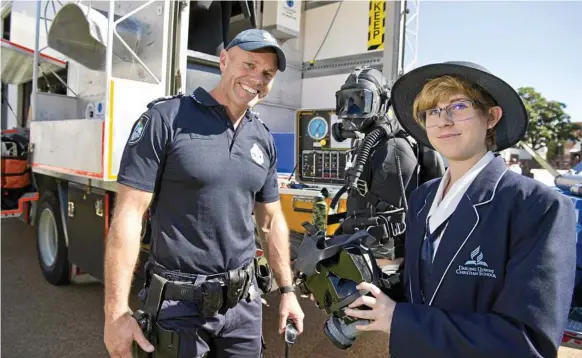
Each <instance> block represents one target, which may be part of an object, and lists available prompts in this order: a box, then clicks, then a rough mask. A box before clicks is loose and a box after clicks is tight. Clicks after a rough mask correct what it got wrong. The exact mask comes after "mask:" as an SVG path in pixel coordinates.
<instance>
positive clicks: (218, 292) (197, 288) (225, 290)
mask: <svg viewBox="0 0 582 358" xmlns="http://www.w3.org/2000/svg"><path fill="white" fill-rule="evenodd" d="M255 266H256V265H255V261H254V260H253V261H251V263H250V264H248V265H246V267H243V268H239V269H234V270H230V271H228V272H225V273H220V274H216V275H190V274H184V273H182V272H179V271H171V270H166V269H163V268H160V267H159V266H153V267H152V268H151V269H150V270H148V271H150V274H149V275H148V276H149V279H148V281H149V282H148V281H146V286H149V292H148V298H149V297H150V295H153V296H156V295H159V293H157V292H152V291H153V290H155V289H156V286H157V285H154V282H155V281H156V280H158V281H162V283H163V286H164V287H163V292H162V294H161V297H160V301H164V300H171V301H188V302H193V303H195V304H196V305H197V306H198V307H199V309H200V311H201V313H202V315H204V316H205V317H214V316H216V314H217V313H219V312H222V313H223V312H225V311H226V310H228V309H230V308H233V307H234V306H236V305H237V304H238V303H239V301H241V300H247V301H250V300H252V299H254V298H256V297H258V295H259V293H258V292H257V291H256V290H255V288H254V286H253V282H254V280H253V278H254V277H255V276H256V272H255ZM147 301H148V300H147V299H146V306H147ZM158 307H159V304H158ZM152 308H153V307H152Z"/></svg>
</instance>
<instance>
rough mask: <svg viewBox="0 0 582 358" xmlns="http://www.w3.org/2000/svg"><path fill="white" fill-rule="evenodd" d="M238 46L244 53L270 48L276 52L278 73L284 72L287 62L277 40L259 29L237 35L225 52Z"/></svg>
mask: <svg viewBox="0 0 582 358" xmlns="http://www.w3.org/2000/svg"><path fill="white" fill-rule="evenodd" d="M234 46H238V47H240V48H241V49H243V50H245V51H255V50H259V49H262V48H266V47H271V48H273V49H274V50H275V51H276V52H277V58H278V60H279V71H281V72H283V71H285V68H286V67H287V60H286V59H285V53H284V52H283V50H282V49H281V47H280V46H279V44H278V43H277V40H276V39H275V38H274V37H273V35H271V34H270V33H269V32H268V31H265V30H259V29H249V30H245V31H243V32H241V33H239V34H238V35H236V37H235V38H234V39H232V41H231V42H230V43H229V44H228V46H227V47H226V49H227V50H229V49H231V48H233V47H234Z"/></svg>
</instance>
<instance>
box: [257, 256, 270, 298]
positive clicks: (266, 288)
mask: <svg viewBox="0 0 582 358" xmlns="http://www.w3.org/2000/svg"><path fill="white" fill-rule="evenodd" d="M255 277H256V279H257V285H258V286H259V289H260V290H261V291H262V292H263V294H267V293H269V292H271V287H272V286H273V271H272V270H271V267H270V266H269V263H268V262H267V259H266V258H264V257H255Z"/></svg>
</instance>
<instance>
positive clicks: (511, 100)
mask: <svg viewBox="0 0 582 358" xmlns="http://www.w3.org/2000/svg"><path fill="white" fill-rule="evenodd" d="M445 75H450V76H457V77H461V78H464V79H465V80H467V81H469V82H472V83H475V84H477V85H478V86H480V87H481V88H483V89H484V90H485V91H486V92H487V93H488V94H489V95H490V96H491V97H492V98H493V99H494V100H495V102H497V105H498V106H499V107H501V109H502V111H503V114H502V116H501V119H500V120H499V122H498V123H497V126H496V127H495V128H496V130H495V140H496V143H495V144H496V145H495V150H496V151H501V150H504V149H507V148H510V147H512V146H514V145H515V144H517V143H518V142H519V141H520V140H522V139H523V137H524V136H525V133H526V131H527V126H528V122H529V119H528V114H527V111H526V109H525V105H524V104H523V101H522V100H521V98H520V96H519V94H518V93H517V92H516V91H515V90H514V89H513V87H511V86H510V85H509V84H507V83H506V82H505V81H503V80H502V79H500V78H498V77H496V76H494V75H493V74H491V73H490V72H489V71H488V70H487V69H486V68H484V67H482V66H480V65H477V64H475V63H472V62H457V61H451V62H443V63H437V64H430V65H426V66H422V67H419V68H416V69H414V70H412V71H410V72H408V73H406V74H404V75H403V76H402V77H400V78H399V79H398V80H396V82H395V83H394V85H393V86H392V91H391V97H392V98H391V99H392V100H391V102H392V109H393V111H394V114H395V116H396V118H397V119H398V122H399V123H400V124H401V125H402V127H404V129H405V130H406V131H407V132H408V133H409V134H410V136H412V137H413V138H414V139H415V140H417V141H418V142H420V143H422V144H423V145H425V146H427V147H429V148H432V149H434V148H433V146H432V145H431V144H430V142H429V140H428V137H427V135H426V129H425V128H424V127H423V126H422V125H420V123H418V122H417V121H416V120H415V119H414V116H413V104H414V100H415V98H416V96H418V94H419V93H420V91H421V90H422V88H423V86H424V85H425V84H426V83H427V82H428V81H430V80H432V79H434V78H437V77H441V76H445Z"/></svg>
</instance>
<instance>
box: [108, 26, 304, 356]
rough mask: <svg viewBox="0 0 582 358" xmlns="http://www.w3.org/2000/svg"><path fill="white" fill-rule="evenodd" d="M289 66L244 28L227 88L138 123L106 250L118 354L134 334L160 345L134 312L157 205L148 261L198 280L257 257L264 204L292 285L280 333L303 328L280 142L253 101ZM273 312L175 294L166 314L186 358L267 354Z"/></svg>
mask: <svg viewBox="0 0 582 358" xmlns="http://www.w3.org/2000/svg"><path fill="white" fill-rule="evenodd" d="M285 67H286V60H285V55H284V53H283V51H282V50H281V48H280V47H279V45H278V44H277V41H276V40H275V39H274V38H273V37H272V36H271V35H270V34H269V33H268V32H266V31H263V30H256V29H252V30H247V31H244V32H242V33H240V34H239V35H238V36H237V37H236V38H235V39H233V40H232V42H231V43H230V44H229V45H228V46H227V48H226V49H225V50H223V51H222V52H221V54H220V70H221V72H222V75H221V80H220V83H219V84H218V86H217V87H216V88H214V89H213V90H212V91H210V92H207V91H205V90H204V89H202V88H198V89H197V90H196V91H195V92H194V93H193V94H192V95H191V96H177V97H174V98H170V99H164V100H160V101H154V102H153V103H151V104H150V105H149V106H148V107H149V108H148V110H147V111H146V112H145V113H144V114H143V115H142V116H141V118H140V119H139V120H138V121H137V122H136V123H135V124H134V127H133V129H132V133H131V135H130V137H129V139H128V141H127V145H126V148H125V151H124V153H123V157H122V160H121V164H120V169H119V174H118V180H117V181H118V183H119V190H118V196H117V201H116V208H115V214H114V217H113V220H112V224H111V228H110V234H109V238H108V242H107V250H106V251H107V252H106V262H105V334H104V340H105V344H106V347H107V350H108V351H109V353H110V354H111V356H113V357H131V345H132V342H133V341H134V340H135V341H136V342H137V343H138V344H139V346H140V347H141V348H142V349H143V350H145V351H148V352H151V351H152V350H153V347H152V346H151V344H150V342H148V340H147V339H146V338H145V336H144V335H143V334H142V331H141V330H140V328H139V327H138V324H137V323H136V320H135V319H133V318H132V316H131V315H130V314H129V313H128V312H129V306H128V296H129V292H130V285H131V280H132V276H133V271H134V267H135V264H136V260H137V257H138V251H139V246H140V231H141V226H142V216H143V214H144V212H145V211H146V210H147V209H148V208H149V210H150V214H151V253H150V260H149V262H148V267H153V270H154V272H156V273H157V274H159V275H161V276H164V277H165V278H166V279H168V280H172V279H173V280H177V281H192V282H199V281H204V278H205V277H214V276H216V275H222V274H224V273H226V272H228V271H230V270H235V269H239V268H243V267H247V266H248V265H249V264H250V263H251V262H252V261H253V258H254V255H255V238H254V222H253V218H252V214H253V211H254V214H255V219H256V221H257V227H258V228H259V230H260V231H261V234H262V235H264V238H265V239H266V247H264V248H265V252H266V255H267V259H268V261H269V264H270V266H271V268H272V269H273V272H274V276H275V279H276V281H277V284H278V286H279V287H280V288H279V290H280V293H281V304H280V328H279V331H280V333H282V332H283V330H284V327H285V323H286V320H287V319H291V320H293V321H294V322H295V324H296V326H297V329H298V331H299V333H301V332H302V330H303V316H304V314H303V312H302V310H301V307H300V306H299V303H298V301H297V298H296V296H295V293H294V290H293V287H292V274H291V269H290V257H289V232H288V228H287V224H286V221H285V218H284V216H283V212H282V209H281V206H280V203H279V191H278V183H277V154H276V150H275V144H274V140H273V137H272V135H271V134H270V133H269V131H268V129H267V128H266V126H265V125H264V124H263V123H262V122H261V121H260V120H259V118H258V117H257V115H256V113H254V112H252V111H251V110H250V108H252V107H253V106H255V105H256V104H257V103H259V102H260V101H261V100H263V99H264V98H265V96H266V95H267V94H268V93H269V91H270V89H271V88H272V85H273V80H274V78H275V75H276V73H277V71H284V70H285ZM154 194H155V195H154ZM255 284H256V283H255ZM146 292H147V288H146V289H145V290H144V291H143V295H144V296H145V294H146ZM141 298H142V299H144V297H143V296H142V297H141ZM261 321H262V306H261V300H260V297H257V298H255V299H252V300H240V301H239V302H238V303H237V304H236V305H235V306H234V307H233V308H230V309H228V310H227V311H226V312H222V313H220V311H219V314H217V315H216V316H213V317H209V316H204V315H202V314H201V310H200V307H198V306H197V305H196V304H194V303H193V302H188V301H181V300H168V299H165V300H163V303H162V305H161V308H160V311H159V314H158V316H157V322H158V324H159V325H160V327H163V329H166V330H170V331H174V332H177V334H179V338H180V341H179V347H177V349H178V353H177V356H179V357H198V356H204V355H205V354H211V355H213V356H221V357H222V356H237V357H253V358H256V357H259V356H260V355H261V349H262V345H261V334H262V332H261Z"/></svg>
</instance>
